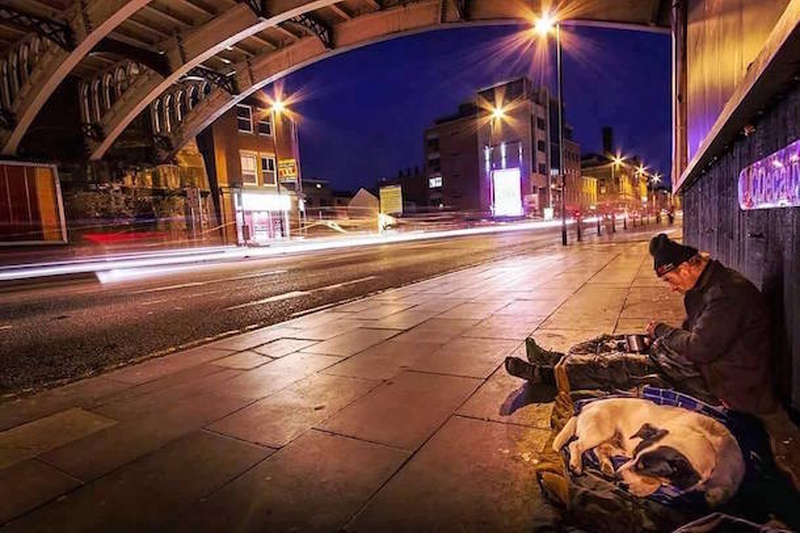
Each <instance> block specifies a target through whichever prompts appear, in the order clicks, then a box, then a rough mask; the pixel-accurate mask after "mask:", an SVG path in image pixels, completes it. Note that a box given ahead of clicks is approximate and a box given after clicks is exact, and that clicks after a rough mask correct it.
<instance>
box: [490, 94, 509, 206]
mask: <svg viewBox="0 0 800 533" xmlns="http://www.w3.org/2000/svg"><path fill="white" fill-rule="evenodd" d="M504 116H505V111H504V110H503V108H502V107H493V108H492V114H491V117H490V121H489V209H490V210H491V212H492V216H494V213H495V207H496V206H495V202H494V176H493V174H494V125H495V121H497V120H502V119H503V117H504Z"/></svg>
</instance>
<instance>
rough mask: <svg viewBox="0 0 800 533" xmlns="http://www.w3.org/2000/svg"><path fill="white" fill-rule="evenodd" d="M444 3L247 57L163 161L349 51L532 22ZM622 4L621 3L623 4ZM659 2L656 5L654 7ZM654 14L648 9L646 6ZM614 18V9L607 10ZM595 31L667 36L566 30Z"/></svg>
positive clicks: (496, 10) (374, 17)
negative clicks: (280, 84)
mask: <svg viewBox="0 0 800 533" xmlns="http://www.w3.org/2000/svg"><path fill="white" fill-rule="evenodd" d="M446 3H447V2H443V1H440V0H421V1H418V2H414V3H406V4H404V5H402V6H398V7H396V8H393V9H385V10H382V11H378V12H375V13H372V14H370V15H367V16H360V17H355V18H353V19H351V20H348V21H345V22H342V23H340V24H337V25H336V26H334V27H333V31H334V42H335V47H334V48H333V49H329V48H326V47H325V46H324V44H323V43H322V42H321V41H320V40H319V39H315V38H313V37H307V38H304V39H301V40H300V41H298V42H296V43H295V44H294V45H292V46H289V47H287V48H284V49H280V50H277V51H274V52H270V53H265V54H262V55H259V56H257V57H254V58H251V59H250V60H249V61H247V62H245V63H242V64H239V65H237V66H236V70H235V74H234V78H235V81H236V85H237V86H238V88H239V93H238V94H231V93H230V92H228V91H226V90H224V89H222V88H220V87H214V88H213V89H212V91H211V93H210V94H209V95H208V96H207V97H206V98H204V99H203V101H201V102H199V103H198V104H197V105H196V106H194V107H193V108H192V109H191V110H189V112H188V113H187V114H186V116H184V117H182V120H181V121H180V124H176V125H175V127H173V129H172V131H171V133H170V135H169V141H170V142H169V143H168V144H167V146H169V147H170V149H171V151H170V152H164V153H162V154H161V156H162V157H163V158H164V159H168V158H169V157H171V156H172V155H174V153H175V152H176V151H177V150H179V149H180V148H181V147H182V146H184V145H185V144H186V143H187V142H189V141H190V140H192V139H194V137H195V136H196V135H197V134H199V133H200V132H201V131H202V130H203V129H205V128H206V127H208V126H209V125H210V124H211V123H212V122H214V121H215V120H216V119H217V118H219V117H220V116H222V115H223V114H224V113H225V112H227V111H228V110H229V109H231V108H232V107H233V106H235V105H236V104H237V103H238V102H241V101H242V100H244V99H245V98H247V97H248V96H250V95H252V94H254V93H255V92H257V91H258V90H260V89H261V88H263V87H264V86H266V85H269V84H271V83H273V82H275V81H277V80H279V79H280V78H282V77H284V76H286V75H288V74H290V73H292V72H294V71H296V70H299V69H301V68H303V67H306V66H309V65H311V64H313V63H316V62H318V61H322V60H324V59H327V58H330V57H333V56H335V55H337V54H341V53H344V52H347V51H351V50H354V49H356V48H360V47H363V46H368V45H370V44H375V43H378V42H381V41H386V40H389V39H395V38H399V37H404V36H408V35H413V34H417V33H423V32H428V31H433V30H437V29H450V28H458V27H467V26H487V25H512V24H513V25H518V24H525V23H529V22H530V21H529V20H527V19H526V18H524V17H521V16H520V10H519V6H518V5H515V4H514V3H512V2H502V3H501V2H488V1H487V2H477V1H473V2H472V3H471V10H470V18H469V19H468V20H465V19H463V18H462V14H461V13H452V12H451V13H450V14H448V12H447V11H445V10H443V5H445V4H446ZM621 3H624V2H621ZM658 3H659V2H656V4H658ZM648 9H652V6H648ZM611 12H612V14H613V12H614V10H611ZM566 24H569V25H576V26H577V25H580V26H596V27H606V28H616V29H627V30H632V29H633V30H639V31H650V32H658V33H669V32H670V29H669V28H668V27H665V26H663V25H661V26H659V25H656V24H654V23H653V22H652V21H651V20H647V19H645V20H641V21H639V20H637V19H636V18H634V17H631V13H628V15H627V18H625V17H619V18H618V19H616V20H615V19H611V18H609V19H608V20H604V19H602V18H599V17H598V18H584V19H579V18H575V19H571V20H570V21H569V22H565V25H566Z"/></svg>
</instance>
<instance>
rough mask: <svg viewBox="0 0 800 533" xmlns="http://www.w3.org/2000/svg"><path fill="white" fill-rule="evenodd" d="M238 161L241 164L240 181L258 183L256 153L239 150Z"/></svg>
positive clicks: (251, 183) (250, 183)
mask: <svg viewBox="0 0 800 533" xmlns="http://www.w3.org/2000/svg"><path fill="white" fill-rule="evenodd" d="M239 161H240V163H241V166H242V183H246V184H248V185H258V170H257V169H258V166H257V165H258V163H257V160H256V154H250V153H246V152H240V153H239Z"/></svg>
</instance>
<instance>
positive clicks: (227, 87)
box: [185, 65, 239, 94]
mask: <svg viewBox="0 0 800 533" xmlns="http://www.w3.org/2000/svg"><path fill="white" fill-rule="evenodd" d="M233 74H234V73H233V72H232V73H230V74H223V73H221V72H217V71H216V70H211V69H210V68H205V67H203V66H201V65H198V66H196V67H194V68H193V69H192V70H190V71H189V72H187V73H186V76H185V78H202V79H204V80H208V81H209V82H211V83H212V84H213V85H215V86H217V87H219V88H220V89H223V90H224V91H226V92H228V93H230V94H239V87H238V86H237V84H236V76H234V75H233Z"/></svg>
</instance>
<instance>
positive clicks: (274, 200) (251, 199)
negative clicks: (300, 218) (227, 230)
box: [242, 192, 292, 211]
mask: <svg viewBox="0 0 800 533" xmlns="http://www.w3.org/2000/svg"><path fill="white" fill-rule="evenodd" d="M291 208H292V199H291V196H288V195H285V194H258V193H253V192H243V193H242V209H243V210H244V211H289V210H290V209H291Z"/></svg>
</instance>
